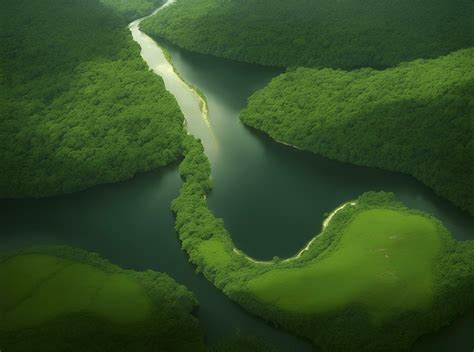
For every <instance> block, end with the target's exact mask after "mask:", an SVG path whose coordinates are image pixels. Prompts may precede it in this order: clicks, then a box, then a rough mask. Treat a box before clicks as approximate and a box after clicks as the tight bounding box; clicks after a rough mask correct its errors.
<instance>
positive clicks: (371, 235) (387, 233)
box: [247, 209, 440, 321]
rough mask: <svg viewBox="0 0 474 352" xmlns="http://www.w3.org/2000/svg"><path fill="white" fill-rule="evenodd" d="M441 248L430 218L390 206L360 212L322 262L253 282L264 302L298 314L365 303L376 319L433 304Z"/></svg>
mask: <svg viewBox="0 0 474 352" xmlns="http://www.w3.org/2000/svg"><path fill="white" fill-rule="evenodd" d="M439 248H440V239H439V234H438V229H437V227H436V225H435V224H433V222H432V221H430V219H428V218H426V217H424V216H421V215H414V214H408V213H406V212H403V211H398V210H390V209H372V210H366V211H363V212H361V213H359V214H357V215H356V216H355V218H354V219H353V220H352V221H351V222H350V224H349V225H348V226H347V227H346V228H345V229H344V231H343V235H342V238H341V240H340V241H339V243H337V244H336V245H335V247H334V248H333V249H332V250H331V249H330V250H328V252H327V253H325V254H323V255H322V256H321V257H320V258H318V260H314V261H310V262H309V263H308V264H306V265H304V266H302V267H297V268H290V269H276V270H272V271H269V272H267V273H265V274H263V275H260V276H258V277H256V278H254V279H252V280H250V281H249V283H248V285H247V289H248V290H249V292H251V293H252V294H253V295H255V296H256V298H257V299H258V300H259V301H262V302H264V303H268V304H271V305H273V306H276V307H277V308H281V309H283V310H286V311H290V312H295V313H306V314H311V313H326V312H331V311H336V310H339V309H342V308H344V307H346V306H348V305H350V304H363V305H364V306H365V307H367V311H368V313H369V315H370V316H371V318H372V319H373V320H375V321H379V320H383V319H384V318H386V317H388V316H391V315H392V314H393V313H399V312H403V311H406V310H423V309H425V308H427V307H429V305H430V303H431V300H432V296H433V292H432V281H433V273H432V267H433V262H432V261H433V258H434V257H435V256H436V255H437V253H438V252H439Z"/></svg>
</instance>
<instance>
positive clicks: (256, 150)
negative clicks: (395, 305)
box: [0, 22, 474, 351]
mask: <svg viewBox="0 0 474 352" xmlns="http://www.w3.org/2000/svg"><path fill="white" fill-rule="evenodd" d="M134 25H135V27H133V26H134ZM137 26H138V22H135V24H132V25H131V29H132V32H133V35H134V38H135V39H136V40H137V41H139V42H140V44H141V45H142V49H143V52H142V55H143V57H144V58H145V60H146V61H147V62H148V63H149V65H150V67H151V68H152V69H153V70H154V71H155V72H156V73H158V74H160V75H162V77H163V79H164V81H165V84H166V86H167V88H168V89H169V90H170V91H171V92H172V93H173V94H174V95H175V96H176V98H177V100H178V103H179V105H180V107H181V109H182V110H183V112H184V113H185V115H186V118H187V128H188V130H189V131H190V132H191V133H192V134H194V135H195V136H197V137H199V138H201V139H202V140H203V144H204V146H205V149H206V154H207V155H208V156H209V158H210V161H211V164H212V176H213V180H214V189H213V191H212V192H211V194H210V195H209V197H208V203H209V206H210V208H211V209H212V210H213V211H214V212H215V213H216V214H217V215H218V216H220V217H222V218H223V219H224V221H225V224H226V227H227V228H228V230H229V231H230V233H231V235H232V238H233V240H234V242H235V244H236V246H237V247H239V248H240V249H242V250H243V251H244V252H246V253H247V254H249V255H251V256H254V257H256V258H259V259H268V258H271V257H273V256H275V255H277V256H280V257H286V256H290V255H293V254H294V253H295V252H297V251H298V249H300V248H301V247H303V246H304V245H305V243H306V242H308V241H309V240H310V239H311V238H312V237H313V236H314V235H315V234H316V233H317V232H319V229H320V227H321V222H322V220H323V216H324V213H325V212H330V211H331V210H332V209H334V208H336V207H337V206H338V205H339V204H341V203H344V202H346V201H348V200H350V199H354V198H356V197H357V196H358V195H360V194H361V193H363V192H365V191H370V190H385V191H393V192H395V194H396V195H397V197H398V198H399V199H401V200H403V201H404V202H405V203H406V204H407V205H408V206H410V207H414V208H418V209H421V210H424V211H427V212H430V213H431V214H433V215H434V216H436V217H437V218H439V219H440V220H442V221H443V223H444V224H445V226H446V227H447V228H448V229H449V230H450V231H451V232H452V233H453V234H454V236H455V237H456V238H457V239H460V240H464V239H473V238H474V236H473V235H472V231H471V230H470V229H472V228H473V225H474V221H473V219H472V218H470V217H469V216H468V215H467V214H465V213H463V212H462V211H460V210H458V209H457V208H455V207H454V206H452V205H451V204H450V203H449V202H447V201H445V200H443V199H440V198H439V197H437V196H436V195H434V193H433V192H432V191H431V190H429V189H428V188H427V187H425V186H423V185H422V184H421V183H419V182H417V181H416V180H414V179H413V178H411V177H409V176H406V175H401V174H396V173H389V172H384V171H381V170H376V169H369V168H364V167H356V166H352V165H348V164H344V163H339V162H335V161H330V160H327V159H325V158H322V157H319V156H316V155H313V154H310V153H305V152H301V151H297V150H294V149H292V148H289V147H287V146H283V145H280V144H278V143H275V142H273V141H271V140H270V139H269V138H267V137H265V136H264V135H262V134H260V133H257V132H255V131H253V130H251V129H248V128H246V127H245V126H244V125H243V124H242V123H241V122H240V120H239V118H238V112H239V111H240V109H241V108H243V107H244V106H245V104H246V100H247V98H248V96H249V95H250V94H251V93H253V92H254V91H255V90H257V89H260V88H262V87H263V86H264V85H265V84H266V83H267V82H268V81H269V80H270V79H271V78H272V77H274V76H275V75H277V74H279V73H280V72H281V70H280V69H274V68H268V67H261V66H256V65H248V64H243V63H237V62H232V61H229V60H224V59H218V58H212V57H209V56H204V55H198V54H193V53H189V52H186V51H184V50H181V49H178V48H176V47H173V46H171V45H169V44H166V43H161V44H163V45H165V46H166V48H167V50H168V51H169V53H170V54H171V56H172V59H173V62H174V64H175V66H176V68H177V70H178V72H179V73H180V75H181V76H182V77H184V78H185V79H186V80H187V81H189V82H191V83H192V84H194V85H196V86H197V87H198V88H199V89H200V90H202V91H203V92H204V94H205V96H206V98H207V101H208V107H209V124H208V123H207V122H206V121H205V120H204V119H203V118H202V114H201V111H200V109H199V98H198V97H197V95H196V94H195V93H193V92H192V91H190V90H189V88H188V87H187V86H186V85H185V84H184V83H183V82H182V81H181V80H180V79H179V77H177V76H176V74H175V73H174V72H173V71H172V69H171V67H170V65H169V64H168V63H167V62H166V60H165V58H164V55H163V53H162V52H161V51H160V50H159V49H158V48H157V47H156V45H155V44H154V42H153V41H152V40H151V39H150V38H148V37H147V36H145V35H144V34H142V33H140V32H139V31H138V27H137ZM181 184H182V182H181V180H180V178H179V175H178V172H177V164H174V165H171V166H169V167H166V168H164V169H162V170H160V171H157V172H152V173H147V174H143V175H140V176H137V177H135V178H133V179H132V180H129V181H127V182H122V183H118V184H113V185H103V186H97V187H94V188H91V189H89V190H87V191H84V192H79V193H76V194H72V195H65V196H60V197H53V198H46V199H41V200H2V201H0V249H15V248H19V247H21V246H29V245H38V244H67V245H72V246H77V247H81V248H84V249H86V250H89V251H94V252H98V253H99V254H100V255H101V256H103V257H105V258H107V259H108V260H110V261H111V262H113V263H115V264H117V265H120V266H122V267H125V268H130V269H135V270H145V269H153V270H158V271H163V272H167V273H169V274H170V275H171V276H172V277H173V278H175V279H176V280H177V281H178V282H180V283H182V284H184V285H186V286H187V287H188V288H189V289H190V290H192V291H193V292H194V293H195V294H196V296H197V298H198V300H199V301H200V304H201V306H200V308H199V310H198V312H197V316H198V318H199V319H200V321H201V324H202V325H203V328H204V329H205V331H206V338H207V339H208V340H209V341H211V342H213V341H216V340H218V339H220V338H222V337H225V336H228V335H229V334H233V333H235V332H237V331H240V332H242V333H251V334H254V335H256V336H257V337H260V338H263V339H267V340H268V341H270V342H272V343H273V344H274V345H275V346H278V347H279V348H280V349H281V350H282V351H309V350H310V349H311V348H310V347H309V345H308V344H307V343H305V342H303V341H302V340H300V339H298V338H296V337H293V336H291V335H289V334H286V333H284V332H282V331H279V330H277V329H275V328H273V327H271V326H270V325H268V324H266V323H265V322H264V321H262V320H260V319H258V318H256V317H253V316H251V315H249V314H248V313H246V312H245V311H243V310H242V309H241V308H240V307H239V306H237V305H236V304H234V303H233V302H231V301H230V300H229V299H227V297H225V296H224V295H223V294H222V293H221V292H220V291H218V290H217V289H215V288H214V287H213V286H212V285H211V284H210V283H209V282H207V281H206V280H205V279H204V278H203V277H202V276H201V275H198V274H195V273H194V268H193V267H192V266H191V265H190V264H189V263H188V261H187V257H186V255H185V253H184V252H183V251H182V250H181V248H180V243H179V241H178V238H177V235H176V233H175V231H174V228H173V227H174V221H173V217H172V214H171V212H170V210H169V206H170V203H171V200H172V199H173V198H175V197H176V196H177V194H178V189H179V187H180V185H181ZM473 330H474V321H473V320H472V318H469V316H468V317H466V318H463V319H460V320H459V321H457V322H456V323H455V324H453V325H451V326H450V327H448V328H446V329H443V330H442V331H441V332H439V333H436V334H431V335H429V336H426V337H425V338H423V339H422V341H420V343H419V344H418V346H417V348H418V349H416V351H431V350H435V349H434V348H435V347H439V346H451V347H453V346H454V349H450V350H451V351H463V350H465V349H466V346H467V347H469V346H470V345H472V337H471V336H470V332H471V331H473ZM456 341H457V342H456ZM443 344H444V345H443ZM473 347H474V346H473ZM458 348H459V349H458ZM469 348H471V347H469ZM471 349H472V348H471ZM468 351H470V349H469V350H468Z"/></svg>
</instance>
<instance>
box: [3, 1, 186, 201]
mask: <svg viewBox="0 0 474 352" xmlns="http://www.w3.org/2000/svg"><path fill="white" fill-rule="evenodd" d="M103 2H104V3H105V4H106V5H107V6H105V5H103V3H101V2H99V0H83V1H82V0H81V1H79V0H72V1H71V0H44V1H29V0H6V1H3V2H2V13H1V19H0V22H1V26H2V27H1V30H0V35H1V40H2V49H1V51H0V73H1V74H0V92H1V93H0V106H1V115H2V119H1V121H0V163H1V165H2V172H1V173H0V197H26V196H47V195H53V194H59V193H65V192H72V191H77V190H81V189H84V188H86V187H90V186H92V185H95V184H99V183H106V182H115V181H120V180H124V179H128V178H131V177H132V176H133V175H134V174H135V173H137V172H143V171H148V170H151V169H154V168H157V167H159V166H162V165H165V164H168V163H170V162H172V161H174V160H176V159H177V158H178V157H179V156H180V154H181V139H182V137H183V135H184V130H183V116H182V113H181V112H180V110H179V107H178V105H177V103H176V101H175V100H174V98H173V96H172V95H171V94H170V93H168V92H167V91H166V89H165V87H164V84H163V82H162V80H161V79H160V78H159V77H157V76H156V75H154V74H153V73H151V72H149V71H148V68H147V66H146V64H145V63H144V62H143V60H142V59H141V57H140V50H139V47H138V45H137V44H136V43H135V42H133V40H132V38H131V35H130V33H129V31H128V29H127V27H126V25H127V21H128V19H129V17H130V16H132V14H131V12H130V11H129V9H131V8H132V7H133V6H135V4H142V5H143V4H148V5H147V6H144V5H143V7H139V10H137V11H138V12H137V13H141V12H143V11H145V10H144V9H145V8H147V9H148V8H149V7H150V6H152V5H153V4H156V3H157V2H156V1H154V0H153V1H146V2H145V1H138V0H137V1H125V0H124V1H112V0H103ZM153 6H155V5H153ZM112 9H113V10H112ZM133 16H134V15H133Z"/></svg>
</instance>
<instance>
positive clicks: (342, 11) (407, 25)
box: [142, 0, 474, 69]
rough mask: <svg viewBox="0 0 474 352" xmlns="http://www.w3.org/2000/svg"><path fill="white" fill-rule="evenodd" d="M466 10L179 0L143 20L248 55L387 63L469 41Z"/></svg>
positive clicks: (319, 63) (322, 0)
mask: <svg viewBox="0 0 474 352" xmlns="http://www.w3.org/2000/svg"><path fill="white" fill-rule="evenodd" d="M473 11H474V8H473V3H472V2H471V1H469V0H417V1H412V0H398V1H393V0H382V1H380V0H351V1H333V0H292V1H287V0H246V1H229V0H179V1H178V2H177V3H176V4H174V5H173V6H170V7H168V8H167V9H165V10H163V11H162V12H160V13H158V14H157V15H156V16H154V17H153V18H149V19H147V20H146V21H144V22H143V24H142V28H143V30H144V31H145V32H147V33H148V34H150V35H152V36H154V37H157V38H164V39H166V40H168V41H170V42H171V43H173V44H176V45H178V46H180V47H182V48H186V49H189V50H192V51H196V52H200V53H204V54H211V55H215V56H220V57H225V58H228V59H234V60H239V61H246V62H250V63H258V64H263V65H269V66H282V67H292V66H306V67H333V68H344V69H354V68H360V67H373V68H386V67H390V66H394V65H396V64H398V63H400V62H402V61H408V60H413V59H417V58H434V57H437V56H439V55H444V54H447V53H449V52H451V51H454V50H457V49H460V48H465V47H469V46H471V45H472V44H473V38H474V37H473V36H472V13H473Z"/></svg>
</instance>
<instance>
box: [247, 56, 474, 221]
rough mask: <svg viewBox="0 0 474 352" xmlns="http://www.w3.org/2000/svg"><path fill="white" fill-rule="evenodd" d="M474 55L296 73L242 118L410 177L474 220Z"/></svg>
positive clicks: (251, 104)
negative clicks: (381, 68)
mask: <svg viewBox="0 0 474 352" xmlns="http://www.w3.org/2000/svg"><path fill="white" fill-rule="evenodd" d="M473 60H474V49H463V50H459V51H457V52H454V53H452V54H449V55H447V56H444V57H440V58H438V59H430V60H422V59H420V60H415V61H412V62H409V63H403V64H400V65H399V66H397V67H395V68H392V69H387V70H384V71H377V70H373V69H361V70H355V71H351V72H346V71H341V70H333V69H309V68H297V69H294V70H289V71H288V72H286V73H284V74H282V75H281V76H279V77H276V78H275V79H273V80H272V82H271V83H270V84H269V85H267V86H266V87H265V88H264V89H263V90H261V91H258V92H256V93H255V94H253V95H252V96H251V97H250V98H249V101H248V106H247V107H246V108H245V109H244V110H243V111H242V112H241V119H242V121H243V122H244V123H246V124H247V125H249V126H251V127H254V128H257V129H259V130H262V131H264V132H265V133H268V134H269V135H270V136H271V137H272V138H274V139H276V140H278V141H282V142H285V143H289V144H292V145H295V146H297V147H299V148H301V149H305V150H309V151H312V152H314V153H318V154H321V155H323V156H327V157H329V158H332V159H336V160H341V161H345V162H351V163H355V164H358V165H365V166H372V167H378V168H382V169H387V170H391V171H400V172H404V173H408V174H411V175H413V176H415V177H416V178H417V179H418V180H420V181H422V182H423V183H425V184H426V185H428V186H429V187H431V188H432V189H433V190H434V191H435V192H436V193H437V194H438V195H441V196H443V197H445V198H447V199H449V200H451V201H452V202H454V203H455V204H456V205H458V206H459V207H461V208H462V209H464V210H467V211H468V212H469V213H471V214H474V179H473V178H472V175H473V172H474V170H473V167H474V166H473V165H474V141H473V139H472V136H473V133H474V131H473V128H474V127H473V126H474V115H473V113H472V96H473V95H474V70H473V64H472V63H473Z"/></svg>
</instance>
